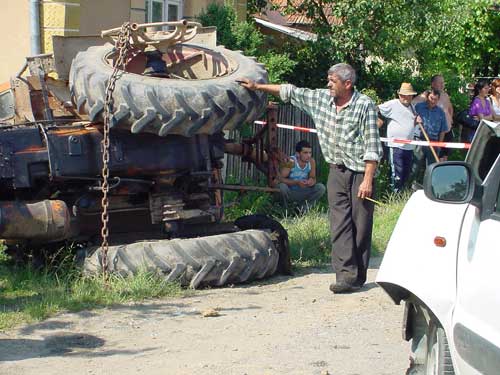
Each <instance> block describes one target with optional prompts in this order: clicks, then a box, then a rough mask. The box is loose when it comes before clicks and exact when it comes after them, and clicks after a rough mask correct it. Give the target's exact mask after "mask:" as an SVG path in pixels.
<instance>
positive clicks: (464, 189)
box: [424, 161, 476, 204]
mask: <svg viewBox="0 0 500 375" xmlns="http://www.w3.org/2000/svg"><path fill="white" fill-rule="evenodd" d="M475 188H476V185H475V183H474V179H473V176H472V169H471V167H470V166H469V165H468V164H467V163H464V162H461V161H449V162H444V163H436V164H432V165H430V166H429V167H428V168H427V170H426V172H425V177H424V192H425V195H426V197H427V198H429V199H431V200H433V201H436V202H443V203H457V204H461V203H469V202H470V201H471V200H472V198H473V197H474V191H475Z"/></svg>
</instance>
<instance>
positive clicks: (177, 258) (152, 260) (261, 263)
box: [80, 215, 291, 289]
mask: <svg viewBox="0 0 500 375" xmlns="http://www.w3.org/2000/svg"><path fill="white" fill-rule="evenodd" d="M235 225H236V227H238V228H240V229H241V231H237V232H232V233H225V234H219V235H213V236H206V237H197V238H189V239H172V240H157V241H140V242H136V243H132V244H125V245H115V246H110V247H109V250H108V257H107V259H108V269H109V270H110V272H113V273H117V274H120V275H122V276H127V275H132V274H135V273H137V272H139V271H140V270H147V271H151V272H155V273H159V274H163V275H165V279H166V280H167V281H177V282H180V283H181V285H185V286H190V287H191V288H193V289H196V288H200V287H204V286H223V285H227V284H238V283H244V282H249V281H253V280H259V279H264V278H267V277H270V276H272V275H273V274H275V273H280V274H285V275H289V274H291V269H290V268H291V266H290V249H289V247H288V235H287V233H286V230H285V229H284V228H283V227H282V226H281V225H280V224H279V223H278V222H277V221H275V220H273V219H271V218H269V217H267V216H265V215H250V216H244V217H242V218H240V219H238V220H237V221H236V222H235ZM80 261H81V262H83V269H84V271H85V272H86V273H88V274H97V273H99V272H101V262H102V252H101V248H100V247H93V248H88V249H82V252H80Z"/></svg>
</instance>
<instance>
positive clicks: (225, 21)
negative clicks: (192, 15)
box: [198, 3, 236, 49]
mask: <svg viewBox="0 0 500 375" xmlns="http://www.w3.org/2000/svg"><path fill="white" fill-rule="evenodd" d="M198 20H199V21H200V23H201V24H202V25H203V26H215V27H217V43H218V44H221V45H223V46H226V47H227V48H229V49H236V48H235V45H236V38H235V36H234V33H233V27H234V25H235V23H236V14H235V13H234V10H233V9H232V8H231V7H227V6H223V5H219V4H217V3H211V4H209V5H208V7H207V9H206V10H204V11H202V12H201V13H200V14H199V15H198Z"/></svg>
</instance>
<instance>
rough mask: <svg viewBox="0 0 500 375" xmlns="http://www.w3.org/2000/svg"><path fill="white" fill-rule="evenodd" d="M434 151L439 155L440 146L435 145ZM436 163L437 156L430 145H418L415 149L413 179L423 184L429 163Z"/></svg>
mask: <svg viewBox="0 0 500 375" xmlns="http://www.w3.org/2000/svg"><path fill="white" fill-rule="evenodd" d="M434 151H436V153H437V154H438V155H439V148H438V147H434ZM433 163H436V158H435V157H434V154H433V153H432V151H431V148H430V147H429V146H417V147H415V150H414V151H413V165H412V171H411V175H412V180H414V181H416V182H418V183H419V184H422V183H423V181H424V175H425V170H426V168H427V166H428V165H430V164H433Z"/></svg>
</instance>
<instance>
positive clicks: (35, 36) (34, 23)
mask: <svg viewBox="0 0 500 375" xmlns="http://www.w3.org/2000/svg"><path fill="white" fill-rule="evenodd" d="M30 29H31V55H39V54H40V0H30Z"/></svg>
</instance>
